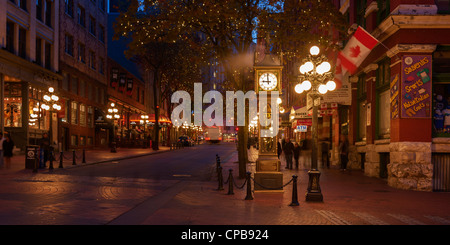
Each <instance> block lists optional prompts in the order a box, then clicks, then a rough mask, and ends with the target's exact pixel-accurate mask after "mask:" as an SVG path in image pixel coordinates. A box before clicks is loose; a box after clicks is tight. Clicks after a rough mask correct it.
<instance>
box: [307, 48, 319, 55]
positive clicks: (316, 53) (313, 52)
mask: <svg viewBox="0 0 450 245" xmlns="http://www.w3.org/2000/svg"><path fill="white" fill-rule="evenodd" d="M309 53H310V54H311V55H318V54H319V53H320V49H319V47H317V46H312V47H311V48H310V49H309Z"/></svg>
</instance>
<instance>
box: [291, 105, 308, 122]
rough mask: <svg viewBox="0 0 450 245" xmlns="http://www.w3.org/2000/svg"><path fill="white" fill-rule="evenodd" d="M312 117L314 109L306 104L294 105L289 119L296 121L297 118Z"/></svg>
mask: <svg viewBox="0 0 450 245" xmlns="http://www.w3.org/2000/svg"><path fill="white" fill-rule="evenodd" d="M311 117H312V110H308V109H307V108H306V106H304V107H292V109H291V113H290V114H289V120H290V121H294V120H296V119H305V118H311Z"/></svg>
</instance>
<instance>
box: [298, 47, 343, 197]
mask: <svg viewBox="0 0 450 245" xmlns="http://www.w3.org/2000/svg"><path fill="white" fill-rule="evenodd" d="M319 53H320V49H319V48H318V47H317V46H313V47H311V49H310V54H309V55H308V56H307V57H306V58H305V59H304V60H303V65H301V66H300V73H301V75H300V79H301V81H302V82H301V83H299V84H297V85H296V86H295V92H297V93H298V94H301V93H303V92H304V91H308V96H309V97H310V98H311V100H312V103H313V113H312V128H311V132H312V140H313V144H312V151H311V170H310V171H309V172H308V175H309V183H308V189H307V193H306V201H320V202H321V201H323V196H322V192H321V190H320V184H319V178H320V171H319V170H318V167H317V148H318V135H317V134H318V133H317V129H318V125H317V124H318V114H317V113H318V112H317V111H318V106H319V103H320V98H321V97H322V96H323V95H324V94H326V93H327V92H328V91H333V90H334V89H335V88H336V83H335V82H334V81H332V79H333V73H332V72H331V65H330V63H328V62H327V58H326V56H325V55H323V54H321V55H319Z"/></svg>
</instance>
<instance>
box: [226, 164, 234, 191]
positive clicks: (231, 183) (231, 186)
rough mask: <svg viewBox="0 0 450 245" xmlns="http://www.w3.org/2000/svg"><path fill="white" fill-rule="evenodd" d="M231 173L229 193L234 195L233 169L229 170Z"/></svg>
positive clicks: (229, 176)
mask: <svg viewBox="0 0 450 245" xmlns="http://www.w3.org/2000/svg"><path fill="white" fill-rule="evenodd" d="M228 171H229V172H230V174H229V175H228V193H227V195H234V192H233V169H230V170H228Z"/></svg>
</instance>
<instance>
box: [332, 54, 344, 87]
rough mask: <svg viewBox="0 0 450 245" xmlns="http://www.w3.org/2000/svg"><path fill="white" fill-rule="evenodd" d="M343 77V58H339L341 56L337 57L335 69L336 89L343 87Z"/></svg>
mask: <svg viewBox="0 0 450 245" xmlns="http://www.w3.org/2000/svg"><path fill="white" fill-rule="evenodd" d="M343 77H344V74H342V64H341V59H339V57H337V59H336V70H335V71H334V83H336V89H340V88H341V87H342V79H343Z"/></svg>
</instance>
